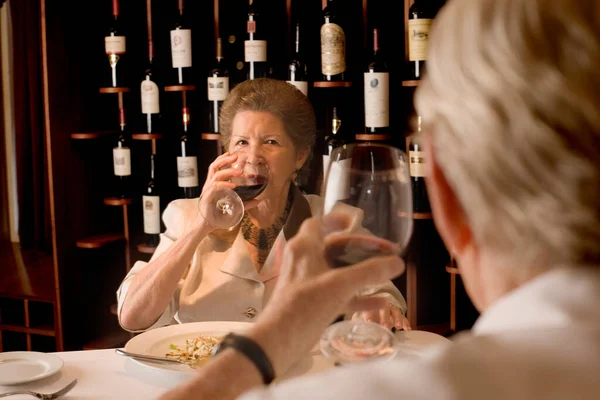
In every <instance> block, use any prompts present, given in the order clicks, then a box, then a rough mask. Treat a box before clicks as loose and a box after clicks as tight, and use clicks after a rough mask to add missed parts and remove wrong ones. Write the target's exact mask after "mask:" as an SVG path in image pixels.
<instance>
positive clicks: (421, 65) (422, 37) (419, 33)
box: [408, 0, 439, 80]
mask: <svg viewBox="0 0 600 400" xmlns="http://www.w3.org/2000/svg"><path fill="white" fill-rule="evenodd" d="M436 3H437V2H436V1H434V0H415V2H414V3H413V4H412V6H410V8H409V9H408V60H409V63H410V67H411V71H410V74H411V76H410V77H411V78H412V79H417V80H418V79H421V78H422V77H423V74H424V73H425V66H426V62H427V47H428V45H429V30H430V29H431V24H432V23H433V19H434V18H435V15H436V14H437V11H438V9H439V7H438V5H436Z"/></svg>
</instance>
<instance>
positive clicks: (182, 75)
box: [171, 0, 192, 85]
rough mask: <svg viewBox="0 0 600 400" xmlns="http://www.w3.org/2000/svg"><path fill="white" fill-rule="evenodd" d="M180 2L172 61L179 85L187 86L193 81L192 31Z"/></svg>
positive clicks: (172, 36)
mask: <svg viewBox="0 0 600 400" xmlns="http://www.w3.org/2000/svg"><path fill="white" fill-rule="evenodd" d="M178 1H179V13H178V14H177V20H176V22H175V26H174V27H173V29H172V30H171V61H172V64H173V68H175V69H176V70H177V83H178V84H179V85H187V84H189V83H190V81H191V80H192V77H191V75H192V72H191V71H190V70H191V67H192V30H191V28H190V24H189V22H188V21H187V16H186V14H185V13H184V8H183V0H178Z"/></svg>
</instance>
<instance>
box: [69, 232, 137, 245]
mask: <svg viewBox="0 0 600 400" xmlns="http://www.w3.org/2000/svg"><path fill="white" fill-rule="evenodd" d="M124 239H125V236H124V235H123V234H122V233H105V234H103V235H98V236H92V237H88V238H85V239H81V240H78V241H77V243H76V244H77V247H80V248H82V249H99V248H101V247H104V246H106V245H109V244H111V243H114V242H118V241H121V240H124Z"/></svg>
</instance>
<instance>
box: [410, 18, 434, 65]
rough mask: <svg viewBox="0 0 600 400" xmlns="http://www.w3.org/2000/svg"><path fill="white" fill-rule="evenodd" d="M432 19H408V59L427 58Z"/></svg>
mask: <svg viewBox="0 0 600 400" xmlns="http://www.w3.org/2000/svg"><path fill="white" fill-rule="evenodd" d="M432 23H433V20H432V19H411V20H409V21H408V59H409V60H410V61H424V60H427V46H428V45H429V30H430V29H431V24H432Z"/></svg>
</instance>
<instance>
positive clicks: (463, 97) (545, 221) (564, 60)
mask: <svg viewBox="0 0 600 400" xmlns="http://www.w3.org/2000/svg"><path fill="white" fill-rule="evenodd" d="M428 52H429V54H428V63H427V68H428V70H427V72H426V77H425V80H424V81H423V82H422V85H421V86H420V87H419V88H418V90H417V93H416V95H415V96H416V98H415V101H416V109H417V112H418V113H419V114H420V115H421V117H422V120H423V130H424V131H429V132H431V134H432V136H433V145H434V147H435V149H436V157H437V159H438V161H439V164H440V166H441V168H442V170H443V171H444V174H445V176H446V178H447V179H448V182H449V184H450V185H451V187H452V188H453V190H454V191H455V192H456V195H457V197H458V199H459V201H460V203H461V205H462V207H463V208H464V210H465V213H466V215H467V218H468V219H469V222H470V225H471V229H472V231H473V234H474V236H475V240H476V241H477V242H478V243H479V244H480V245H482V246H485V247H486V248H489V249H492V250H495V253H498V254H502V255H503V256H504V255H505V256H506V259H504V258H502V261H503V262H505V263H506V264H507V265H511V266H515V267H516V266H519V267H521V268H524V267H527V266H535V267H544V268H549V267H552V266H556V265H575V264H598V263H600V73H599V72H598V66H599V65H600V2H599V1H598V0H577V1H573V0H526V1H514V0H476V1H474V0H451V1H449V2H448V3H447V4H446V6H444V7H443V9H442V10H441V12H440V13H439V14H438V16H437V18H436V20H435V21H434V24H433V27H432V31H431V42H430V44H429V49H428ZM523 272H524V273H527V272H525V271H523Z"/></svg>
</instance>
